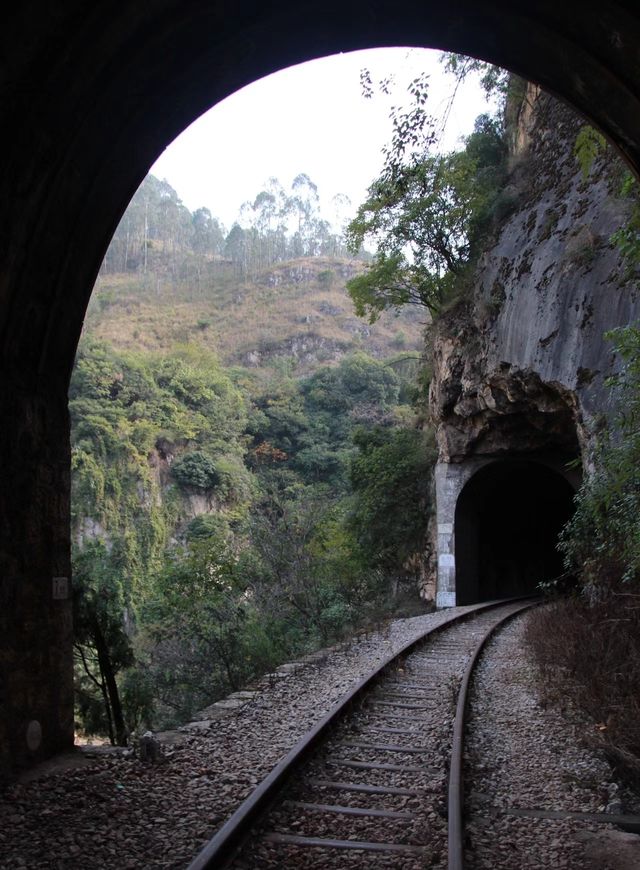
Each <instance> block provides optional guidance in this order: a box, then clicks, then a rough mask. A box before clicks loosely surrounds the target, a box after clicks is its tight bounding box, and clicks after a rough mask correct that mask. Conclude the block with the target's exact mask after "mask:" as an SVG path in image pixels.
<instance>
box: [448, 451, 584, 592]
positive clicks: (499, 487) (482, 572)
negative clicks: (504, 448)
mask: <svg viewBox="0 0 640 870" xmlns="http://www.w3.org/2000/svg"><path fill="white" fill-rule="evenodd" d="M574 492H575V490H574V487H573V486H572V485H571V483H569V481H568V480H567V479H566V478H565V476H564V475H563V474H562V473H560V472H559V471H556V470H555V469H553V468H551V467H549V466H548V465H545V464H543V463H542V462H536V461H533V460H502V461H496V462H493V463H491V464H490V465H487V466H485V467H484V468H481V469H480V470H479V471H478V472H476V474H475V475H474V476H473V477H472V478H471V480H470V481H469V482H468V483H467V484H466V486H465V487H464V489H463V490H462V492H461V493H460V496H459V498H458V501H457V505H456V518H455V559H456V603H457V604H471V603H474V602H478V601H488V600H492V599H496V598H507V597H510V596H514V595H526V594H529V593H534V592H535V591H536V587H537V585H538V584H539V583H540V582H543V581H548V580H551V579H553V578H555V577H558V576H560V575H561V574H562V572H563V565H562V556H561V554H560V553H559V552H558V550H557V543H558V536H559V534H560V531H561V530H562V528H563V526H564V525H565V524H566V523H567V521H568V520H569V519H570V518H571V516H572V514H573V511H574V503H573V497H574Z"/></svg>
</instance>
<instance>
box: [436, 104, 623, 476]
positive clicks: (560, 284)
mask: <svg viewBox="0 0 640 870" xmlns="http://www.w3.org/2000/svg"><path fill="white" fill-rule="evenodd" d="M581 123H582V121H581V120H580V119H578V118H577V116H575V115H574V114H573V113H572V112H570V111H569V110H568V109H567V108H565V107H564V106H563V105H561V104H560V103H558V102H557V101H556V100H554V99H552V98H551V97H549V96H548V95H546V94H542V93H540V92H539V91H538V90H537V89H535V88H532V87H530V88H529V90H528V93H527V96H526V110H525V111H523V112H521V116H520V122H519V124H518V125H517V130H516V132H515V133H514V135H513V137H512V143H513V144H512V151H513V153H512V157H511V160H512V172H511V176H510V180H509V189H508V194H509V199H510V200H511V203H512V208H513V211H512V213H511V215H510V216H509V217H508V218H507V219H506V220H504V221H503V223H502V226H501V227H500V229H499V231H498V232H497V234H496V238H495V241H494V243H493V244H492V246H491V247H490V248H489V249H488V250H487V251H486V253H485V254H484V256H483V257H482V259H481V261H480V263H479V265H478V268H477V270H476V275H475V280H474V286H473V289H472V292H471V293H470V294H469V297H468V298H465V299H464V300H461V301H460V302H458V304H456V305H455V306H454V307H453V308H452V309H451V310H450V311H448V312H447V313H445V314H444V315H443V316H442V317H441V318H440V319H439V321H438V323H437V326H436V328H435V330H434V379H433V383H432V387H431V396H430V399H431V412H432V416H433V419H434V420H435V422H436V424H437V427H438V444H439V451H440V458H441V460H442V461H444V462H459V461H462V460H464V459H465V458H468V457H470V456H478V455H494V456H495V455H499V454H503V453H504V452H514V451H517V452H519V453H531V452H537V451H549V450H555V451H559V452H562V453H566V454H573V455H574V456H575V455H578V454H579V453H581V454H582V455H583V458H584V457H585V454H586V453H587V452H588V451H586V448H587V446H588V445H589V443H591V439H592V436H593V434H594V432H595V431H596V430H597V428H598V425H599V423H600V421H601V419H602V416H603V415H604V416H605V417H606V416H610V415H611V412H612V407H611V401H612V399H611V394H610V390H609V389H608V388H607V387H606V385H605V380H606V378H607V377H608V376H609V375H610V374H611V373H612V372H613V371H614V370H615V369H616V367H617V365H618V362H617V361H616V359H615V356H614V354H613V353H612V348H611V344H610V343H609V342H608V341H607V340H606V339H605V337H604V333H605V332H606V331H607V330H610V329H612V328H614V327H617V326H621V325H624V324H627V323H630V322H632V321H634V320H636V319H638V317H640V294H638V291H637V289H636V281H635V280H634V279H635V278H636V277H637V276H634V275H630V274H629V270H628V267H627V265H626V264H625V262H624V261H623V259H622V257H621V255H620V252H619V250H618V249H617V247H616V246H615V245H614V244H613V243H612V242H611V240H610V238H611V234H612V233H613V232H614V231H615V230H616V229H618V228H619V227H620V225H621V223H623V222H624V220H625V216H626V210H627V209H628V207H629V203H628V202H627V201H625V200H624V199H622V198H620V197H619V196H618V190H619V187H620V182H621V177H622V172H623V168H622V166H621V165H620V163H619V162H618V161H617V160H614V158H613V157H612V156H611V154H607V155H606V156H604V157H601V158H599V159H598V160H597V161H596V163H595V164H594V166H593V168H592V171H591V174H590V177H589V178H588V179H587V180H585V179H584V178H583V176H582V172H581V170H580V168H579V166H578V163H577V161H576V158H575V156H574V153H573V146H574V143H575V138H576V134H577V132H578V130H579V128H580V125H581Z"/></svg>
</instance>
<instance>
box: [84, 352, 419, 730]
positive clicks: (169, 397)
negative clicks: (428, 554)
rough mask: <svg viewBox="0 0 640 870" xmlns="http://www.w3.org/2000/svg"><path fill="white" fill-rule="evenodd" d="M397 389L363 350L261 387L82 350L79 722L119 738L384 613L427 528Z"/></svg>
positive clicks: (397, 382) (400, 385) (140, 357)
mask: <svg viewBox="0 0 640 870" xmlns="http://www.w3.org/2000/svg"><path fill="white" fill-rule="evenodd" d="M405 368H406V367H405ZM409 370H410V367H409ZM401 392H402V393H404V394H405V395H408V394H409V393H410V391H409V390H407V388H406V387H405V385H404V381H403V377H401V376H400V375H399V374H397V373H396V372H395V371H394V368H393V367H391V366H389V365H386V364H384V363H382V362H380V361H377V360H375V359H373V358H371V357H369V356H367V355H366V354H364V353H362V352H358V353H355V354H352V355H350V356H346V357H344V358H343V359H342V360H341V361H340V362H339V363H338V364H337V365H335V366H333V367H319V368H317V369H316V371H315V372H314V373H313V374H311V375H308V376H307V377H305V378H302V379H297V380H296V379H294V378H292V377H291V376H290V375H287V374H286V373H278V372H273V373H272V375H271V377H270V379H269V380H267V382H266V383H264V384H262V385H261V384H260V383H258V382H256V381H255V380H254V379H252V378H251V376H250V374H249V373H248V372H246V371H244V370H242V369H237V368H236V369H233V370H227V369H225V368H224V367H223V366H222V365H221V364H220V363H219V361H218V360H217V358H216V357H215V356H214V355H212V354H211V353H207V352H205V351H204V350H203V348H202V347H200V346H197V345H182V346H177V347H176V348H175V349H174V350H173V351H172V352H171V353H170V354H168V355H160V354H156V353H142V352H138V353H132V352H122V351H116V350H115V349H114V348H113V347H109V346H107V345H105V344H104V343H103V342H98V341H95V340H93V339H91V338H89V337H87V338H85V339H84V340H83V342H82V343H81V346H80V350H79V352H78V357H77V362H76V368H75V371H74V374H73V379H72V384H71V388H70V409H71V416H72V423H73V440H72V454H73V523H74V541H75V546H74V594H75V605H76V607H75V612H76V653H77V688H78V694H77V697H78V705H77V706H78V716H79V719H80V721H81V723H82V726H83V727H84V728H86V729H87V730H89V731H96V730H97V731H100V732H102V733H106V734H108V735H109V736H110V737H111V739H112V740H113V741H116V742H120V743H124V742H126V740H127V738H128V734H129V732H130V731H131V730H132V729H133V728H135V727H138V726H139V725H145V726H148V725H150V724H154V725H158V724H166V723H169V722H173V721H180V720H184V719H185V718H188V717H189V716H190V715H191V714H192V713H193V712H194V711H195V710H196V709H198V708H201V707H203V706H205V705H206V704H207V703H210V702H211V701H212V700H214V699H215V698H217V697H220V696H222V695H224V694H225V693H227V692H228V691H229V690H231V689H236V688H238V687H239V686H241V685H242V684H243V683H244V682H245V681H246V680H248V679H249V678H251V677H252V676H255V675H256V674H259V673H262V672H264V671H265V670H268V669H269V668H273V667H274V666H275V665H277V664H278V663H279V662H281V661H282V660H284V659H286V658H288V657H292V656H295V655H298V654H300V653H304V652H308V651H311V650H313V649H314V648H317V646H318V645H323V644H326V643H329V642H331V641H332V640H334V639H336V638H339V637H342V636H344V635H345V633H348V632H351V631H354V630H356V629H357V628H358V627H359V626H362V625H364V624H367V623H368V622H371V621H372V620H375V619H377V618H379V616H380V614H381V613H382V612H383V611H384V610H385V609H386V608H387V607H388V605H389V601H390V590H391V589H392V588H393V586H394V585H397V583H398V582H399V581H402V580H403V579H404V580H407V579H409V578H410V577H411V575H412V572H413V571H414V570H415V568H414V567H413V566H412V565H411V564H410V557H411V556H412V555H413V554H414V551H415V552H418V553H419V551H420V549H421V545H422V540H421V535H422V536H424V532H425V523H426V519H427V516H428V498H427V497H426V489H425V484H424V480H423V481H422V483H420V480H419V478H420V479H422V477H426V476H428V473H429V464H430V462H431V461H432V458H433V456H432V451H431V450H430V448H429V447H428V446H427V445H426V444H425V443H424V439H423V438H422V436H421V434H420V433H419V432H418V431H415V430H413V429H411V428H407V426H408V425H409V426H410V425H411V420H412V416H413V410H412V408H411V407H410V406H409V405H406V404H404V405H401V404H400V394H401ZM372 426H373V427H375V432H376V435H375V439H376V443H378V442H379V444H380V446H382V445H383V444H384V443H387V444H388V445H392V444H394V443H396V439H398V440H397V449H398V451H399V454H401V455H402V464H399V465H398V466H397V467H385V468H384V469H383V470H384V475H383V476H382V477H381V478H380V479H377V478H378V476H379V474H380V471H381V470H382V469H381V466H380V463H382V464H383V465H384V464H385V463H386V462H389V461H392V457H391V456H387V457H386V458H385V457H384V456H378V455H377V454H376V453H375V451H372V450H371V445H370V444H369V443H368V442H367V440H366V437H365V434H363V433H366V432H367V431H369V430H370V429H371V427H372ZM381 486H382V487H384V488H386V487H389V492H390V495H389V498H390V497H391V494H393V497H397V498H400V497H401V498H403V499H404V500H405V503H406V506H407V507H406V509H405V510H404V511H400V512H398V513H397V514H396V523H395V525H394V527H393V528H394V531H393V532H392V531H391V530H390V528H387V529H386V530H385V535H384V536H381V537H380V542H382V543H383V547H384V552H382V550H380V548H377V549H376V548H375V547H373V548H372V547H371V545H370V541H369V540H368V539H367V534H366V530H367V528H368V526H369V523H372V524H374V525H375V524H376V523H377V525H378V526H379V527H380V528H381V527H382V525H383V518H382V517H380V518H379V519H378V520H376V518H375V506H374V505H373V504H372V496H371V492H372V490H373V489H375V488H376V487H381ZM420 488H422V490H423V492H422V496H423V497H422V501H421V502H420V503H419V505H418V504H416V503H415V502H414V500H413V499H414V495H415V493H416V492H417V489H420ZM394 534H395V535H396V536H397V537H400V538H402V541H396V542H395V547H394V543H393V537H394Z"/></svg>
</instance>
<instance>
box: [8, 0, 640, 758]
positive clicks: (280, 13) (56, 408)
mask: <svg viewBox="0 0 640 870" xmlns="http://www.w3.org/2000/svg"><path fill="white" fill-rule="evenodd" d="M0 41H1V42H2V60H3V62H2V66H1V69H0V118H1V119H2V129H3V136H2V137H1V140H0V383H1V384H2V398H1V400H0V409H1V411H2V421H3V426H2V427H0V475H1V478H0V520H1V521H2V528H1V535H2V538H1V541H0V578H1V587H0V604H2V608H3V610H2V614H1V616H2V619H3V622H2V634H1V636H0V773H10V772H12V771H15V770H16V769H18V768H20V767H21V766H24V765H25V764H28V763H30V762H32V761H34V760H37V759H39V758H42V757H45V756H46V755H50V754H51V753H53V752H55V751H56V750H58V749H60V748H65V747H70V746H71V744H72V739H73V728H72V725H73V698H72V694H71V674H72V646H71V601H70V598H69V596H68V589H67V590H66V597H65V594H64V593H65V584H64V580H65V578H66V579H67V580H68V579H69V536H70V530H69V443H68V421H67V417H66V415H67V402H66V387H67V382H68V377H69V375H70V372H71V369H72V365H73V360H74V356H75V351H76V347H77V341H78V337H79V335H80V331H81V328H82V322H83V318H84V313H85V309H86V305H87V302H88V299H89V296H90V293H91V289H92V286H93V283H94V280H95V276H96V274H97V272H98V269H99V267H100V263H101V261H102V257H103V255H104V252H105V250H106V248H107V245H108V243H109V240H110V238H111V235H112V233H113V231H114V230H115V228H116V226H117V223H118V221H119V219H120V217H121V215H122V213H123V212H124V210H125V208H126V206H127V204H128V202H129V200H130V199H131V197H132V196H133V194H134V193H135V191H136V189H137V187H138V186H139V184H140V182H141V181H142V180H143V178H144V176H145V175H146V173H147V171H148V170H149V168H150V167H151V166H152V165H153V163H154V162H155V160H156V159H157V157H158V156H159V155H160V153H161V152H162V151H163V150H164V148H166V146H167V145H168V144H169V143H170V142H171V141H172V140H173V139H174V138H175V137H176V136H177V135H178V134H179V133H180V132H182V130H184V129H185V128H186V127H187V126H188V125H189V124H190V123H191V122H192V121H194V120H195V119H196V118H197V117H198V116H199V115H200V114H201V113H202V112H204V111H206V110H207V109H208V108H209V107H210V106H212V105H214V104H215V103H216V102H218V101H219V100H221V99H223V98H225V97H226V96H228V95H229V94H231V93H233V92H234V91H235V90H237V89H238V88H241V87H243V86H244V85H246V84H248V83H249V82H251V81H253V80H255V79H257V78H259V77H260V76H263V75H267V74H269V73H271V72H274V71H275V70H277V69H280V68H283V67H286V66H289V65H291V64H294V63H300V62H302V61H305V60H309V59H311V58H313V57H322V56H325V55H328V54H332V53H337V52H342V51H350V50H355V49H359V48H369V47H372V46H382V45H419V46H432V47H437V48H440V49H444V50H451V51H457V52H463V53H468V54H471V55H473V56H475V57H481V58H484V59H485V60H489V61H491V62H493V63H497V64H499V65H502V66H504V67H507V68H509V69H512V70H514V71H515V72H518V73H520V74H521V75H522V76H523V77H525V78H527V79H530V80H531V81H534V82H537V83H539V84H540V85H541V86H543V87H544V88H546V89H548V90H549V91H550V92H552V93H556V94H559V95H561V96H562V97H563V98H564V99H566V100H567V101H569V102H570V103H571V104H573V105H574V106H575V107H576V108H577V109H578V110H579V111H581V112H582V113H583V114H584V115H585V117H587V118H590V119H592V121H593V122H594V123H595V124H596V125H597V126H598V127H599V128H600V129H601V130H603V131H604V132H605V134H606V135H607V136H608V137H609V139H610V141H611V142H613V143H614V144H615V146H616V147H617V148H618V149H619V151H620V153H622V154H623V155H625V156H626V158H627V160H628V161H629V164H630V165H631V166H632V167H634V168H635V170H636V171H638V170H640V69H639V67H638V63H637V47H638V44H640V14H639V13H638V10H637V9H636V8H635V5H633V4H631V3H630V2H627V0H613V2H610V3H608V4H607V6H606V8H605V7H603V5H602V3H601V2H595V0H580V2H577V0H575V2H574V0H568V2H566V3H563V4H560V3H551V2H541V3H531V2H530V0H483V2H479V0H452V2H449V3H447V4H442V3H439V2H435V0H419V2H418V0H400V2H398V0H394V2H390V0H347V2H345V0H341V2H339V3H337V2H333V0H323V2H322V3H318V2H315V0H313V2H309V3H304V4H300V3H293V2H290V0H286V2H281V3H271V4H269V3H259V2H257V0H248V2H246V3H242V4H236V5H235V6H231V5H230V4H227V3H223V2H220V0H207V2H205V0H180V2H178V0H147V2H145V3H122V2H116V0H96V2H93V3H80V2H77V0H59V2H55V3H51V2H48V0H47V2H45V0H28V2H26V3H22V4H16V3H14V4H10V5H9V6H8V7H7V9H6V10H5V11H4V14H3V26H2V30H1V31H0ZM274 114H275V113H274ZM32 723H38V724H32ZM39 729H40V731H41V736H40V737H39V738H38V730H39Z"/></svg>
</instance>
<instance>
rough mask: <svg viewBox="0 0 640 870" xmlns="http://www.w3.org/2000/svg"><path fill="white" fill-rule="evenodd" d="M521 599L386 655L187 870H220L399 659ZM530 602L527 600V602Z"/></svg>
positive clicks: (470, 613)
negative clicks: (440, 635)
mask: <svg viewBox="0 0 640 870" xmlns="http://www.w3.org/2000/svg"><path fill="white" fill-rule="evenodd" d="M520 600H522V599H521V598H513V599H501V600H498V601H490V602H485V603H482V604H478V605H476V606H475V607H472V608H470V609H469V610H467V611H466V612H465V613H458V614H455V615H453V616H451V617H450V618H449V619H446V620H444V621H443V622H441V623H440V624H439V625H436V626H433V627H432V628H429V629H427V630H426V631H425V632H423V633H422V634H421V635H419V636H418V637H417V638H415V639H414V640H411V641H408V642H407V643H405V644H404V645H403V646H402V647H401V648H400V649H399V650H398V651H397V652H395V653H392V654H391V655H389V656H388V657H387V658H386V659H384V661H383V662H382V663H381V664H380V665H378V666H377V667H376V668H375V669H374V670H373V671H371V672H370V673H369V674H367V675H366V676H365V677H363V678H362V679H361V680H359V681H358V682H357V683H356V685H355V686H353V687H352V688H351V689H349V691H347V692H346V693H345V694H344V695H342V697H341V698H339V699H338V701H337V702H336V703H335V704H334V706H333V707H332V708H331V709H330V710H329V711H328V712H327V713H326V714H325V715H324V716H323V717H322V719H320V720H319V721H318V722H317V723H316V725H314V727H313V728H311V729H310V730H309V731H308V732H307V733H306V734H305V735H304V736H303V737H301V738H300V740H299V741H298V742H297V743H296V745H295V746H294V747H293V748H292V749H291V750H290V751H289V752H288V753H287V754H286V755H285V756H284V757H283V758H282V759H281V760H280V761H279V762H278V763H277V764H276V765H275V767H274V768H273V770H272V771H271V772H270V773H269V774H268V775H267V776H266V777H265V778H264V779H263V780H262V782H261V783H259V785H258V786H257V787H256V789H255V790H254V791H253V792H252V793H251V794H250V795H249V797H248V798H246V800H244V801H243V803H242V804H240V806H239V807H238V809H237V810H236V811H235V812H234V813H233V814H232V815H231V816H230V817H229V819H228V820H227V821H226V822H225V824H224V825H223V826H222V827H221V828H220V829H219V830H218V831H217V832H216V833H215V834H214V836H213V837H212V838H211V840H209V842H208V843H207V844H206V846H204V848H203V849H202V850H201V851H200V852H199V853H198V854H197V855H196V857H195V858H194V860H193V861H192V862H191V863H190V864H189V866H188V868H187V870H222V868H224V867H226V866H227V865H228V863H229V862H230V861H231V860H232V859H233V858H234V856H235V855H236V853H237V852H238V850H239V848H240V846H241V845H242V843H243V841H244V840H245V839H246V837H247V835H248V834H249V832H250V830H251V828H252V826H253V825H255V823H256V821H257V820H258V819H259V818H260V817H261V816H262V815H263V814H264V813H265V811H266V810H267V808H268V807H269V806H270V805H271V804H272V803H273V801H274V800H275V798H276V796H277V795H278V793H279V792H280V791H281V789H282V787H283V786H284V784H285V783H286V781H287V780H288V779H289V778H290V776H291V774H292V773H293V771H294V770H295V769H296V768H297V767H298V766H299V765H300V764H301V762H302V761H303V760H304V759H306V758H307V757H308V756H309V755H310V753H311V751H312V750H313V749H314V748H315V747H316V746H317V745H318V744H319V743H320V742H321V740H322V739H323V738H324V737H325V736H326V734H327V733H328V732H329V731H330V729H331V728H332V727H333V726H334V725H335V724H336V722H337V721H338V720H339V719H340V718H341V717H342V716H343V715H345V713H346V712H347V710H348V709H350V708H351V706H352V705H353V704H354V703H355V702H356V701H358V700H359V698H360V697H361V696H362V695H364V694H365V693H366V692H367V691H369V689H370V688H371V686H372V685H373V684H374V683H375V682H376V680H378V679H379V678H380V677H381V676H382V675H383V674H384V672H385V671H386V670H387V669H388V668H389V667H390V666H391V665H392V664H393V663H394V662H395V661H397V660H398V659H401V658H402V657H403V656H405V655H407V654H408V653H410V652H412V651H413V649H414V648H416V647H418V646H419V645H420V644H421V643H423V642H424V641H425V640H427V639H428V638H429V637H432V636H433V635H435V634H438V633H439V632H441V631H443V630H445V629H447V628H449V627H450V626H451V625H453V624H455V623H459V622H464V621H465V620H467V619H471V618H472V617H474V616H476V615H477V614H478V613H482V612H484V611H486V610H491V609H495V608H498V607H504V606H505V605H507V604H510V603H515V602H516V601H520ZM527 600H529V597H528V598H527Z"/></svg>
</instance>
